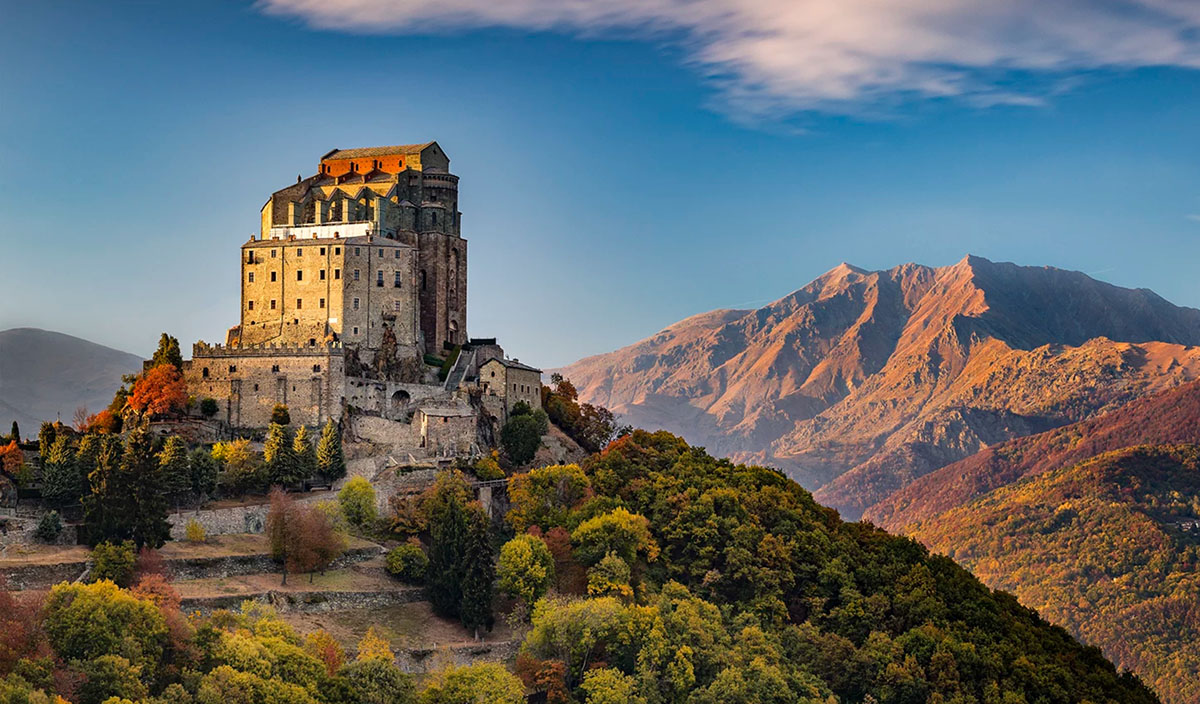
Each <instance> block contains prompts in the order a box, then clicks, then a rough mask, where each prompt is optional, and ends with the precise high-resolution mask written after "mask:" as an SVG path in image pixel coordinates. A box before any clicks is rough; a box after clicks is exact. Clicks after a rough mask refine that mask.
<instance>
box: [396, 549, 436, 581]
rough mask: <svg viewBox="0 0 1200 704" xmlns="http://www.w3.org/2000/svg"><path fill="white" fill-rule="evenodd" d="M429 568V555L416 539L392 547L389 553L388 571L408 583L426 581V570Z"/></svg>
mask: <svg viewBox="0 0 1200 704" xmlns="http://www.w3.org/2000/svg"><path fill="white" fill-rule="evenodd" d="M428 568H429V557H428V556H426V555H425V551H424V550H422V549H421V545H420V544H419V543H417V542H415V541H413V542H409V543H405V544H404V545H401V546H399V547H395V548H392V549H391V551H390V552H388V554H387V571H388V573H389V574H391V575H392V576H393V577H396V578H397V579H399V580H400V581H401V582H404V583H406V584H421V583H422V582H424V581H425V570H427V569H428Z"/></svg>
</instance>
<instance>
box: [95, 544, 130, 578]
mask: <svg viewBox="0 0 1200 704" xmlns="http://www.w3.org/2000/svg"><path fill="white" fill-rule="evenodd" d="M90 559H91V562H92V572H91V581H93V582H99V581H101V580H108V581H110V582H112V583H113V584H115V585H117V586H118V587H122V588H128V587H129V586H130V585H132V584H133V571H134V566H135V565H136V564H137V554H136V553H135V552H134V549H133V543H132V542H131V541H129V540H126V541H124V542H121V543H110V542H103V543H100V544H98V545H97V546H96V547H94V548H92V554H91V556H90Z"/></svg>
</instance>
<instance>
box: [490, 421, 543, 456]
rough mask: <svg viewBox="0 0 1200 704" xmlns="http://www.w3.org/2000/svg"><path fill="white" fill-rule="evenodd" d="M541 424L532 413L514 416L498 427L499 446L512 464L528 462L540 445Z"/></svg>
mask: <svg viewBox="0 0 1200 704" xmlns="http://www.w3.org/2000/svg"><path fill="white" fill-rule="evenodd" d="M540 427H541V424H540V423H539V422H538V419H537V417H535V416H533V415H523V416H516V417H514V418H511V419H509V421H508V422H507V423H505V424H504V427H503V428H501V429H500V446H501V447H503V448H504V453H505V454H506V455H508V458H509V459H510V460H512V461H513V463H514V464H518V465H523V464H528V463H529V462H530V461H532V460H533V457H534V455H536V454H537V451H538V448H539V447H541V446H542V433H541V432H540Z"/></svg>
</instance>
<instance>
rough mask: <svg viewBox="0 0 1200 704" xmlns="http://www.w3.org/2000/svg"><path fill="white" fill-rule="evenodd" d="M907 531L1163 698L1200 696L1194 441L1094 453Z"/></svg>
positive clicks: (1199, 527) (1199, 459)
mask: <svg viewBox="0 0 1200 704" xmlns="http://www.w3.org/2000/svg"><path fill="white" fill-rule="evenodd" d="M912 530H913V534H914V536H915V537H917V538H919V539H920V540H921V541H923V542H924V543H926V544H927V545H929V546H930V547H931V548H932V549H934V550H935V551H938V552H943V553H945V554H948V555H951V556H953V558H954V559H955V560H956V561H958V562H960V563H961V564H963V565H964V566H966V567H967V568H969V569H971V570H972V571H973V572H974V573H975V574H976V575H978V576H979V578H980V579H982V580H983V581H984V582H986V583H987V584H989V585H992V586H993V587H996V588H998V589H1006V590H1011V591H1012V592H1013V593H1014V594H1016V595H1017V597H1018V598H1019V599H1020V600H1021V603H1023V604H1026V605H1028V606H1031V607H1033V608H1035V609H1037V611H1038V612H1039V613H1041V614H1043V615H1044V616H1046V618H1048V619H1050V620H1051V621H1053V622H1055V623H1058V624H1062V625H1064V626H1066V627H1067V628H1068V629H1070V630H1071V631H1072V632H1073V633H1075V634H1076V635H1078V636H1079V637H1080V638H1081V639H1083V640H1084V641H1085V642H1088V643H1091V644H1094V645H1097V646H1099V647H1101V648H1102V649H1103V650H1104V652H1105V653H1106V654H1107V655H1108V656H1109V657H1110V658H1112V659H1113V661H1115V662H1116V663H1117V664H1119V665H1120V666H1121V667H1125V668H1130V669H1131V670H1133V671H1135V672H1138V673H1139V674H1140V675H1141V677H1142V678H1143V679H1144V680H1145V681H1146V682H1147V683H1148V684H1150V685H1151V686H1153V688H1154V689H1155V690H1156V691H1157V692H1158V694H1159V696H1161V697H1162V700H1163V701H1164V702H1167V703H1168V704H1197V703H1198V702H1200V677H1198V676H1197V673H1200V573H1198V572H1197V566H1198V565H1200V446H1196V445H1178V446H1165V445H1164V446H1142V447H1133V448H1125V449H1122V450H1118V451H1114V452H1109V453H1106V454H1102V455H1100V456H1098V457H1095V458H1092V459H1089V460H1087V461H1085V462H1082V463H1080V464H1077V465H1074V466H1069V467H1063V468H1061V469H1057V470H1054V471H1051V472H1047V473H1044V474H1041V475H1038V476H1035V477H1030V478H1029V479H1026V480H1024V481H1021V482H1018V483H1015V484H1011V485H1008V486H1005V487H1002V488H1000V489H997V490H995V491H993V492H991V493H990V494H987V495H986V496H984V497H982V498H980V499H977V500H976V501H974V502H972V503H969V504H967V505H966V506H962V507H960V508H956V509H953V510H951V511H948V512H946V513H943V514H940V515H938V516H935V517H933V518H930V519H928V520H926V521H924V522H923V523H918V524H916V525H915V526H913V527H912Z"/></svg>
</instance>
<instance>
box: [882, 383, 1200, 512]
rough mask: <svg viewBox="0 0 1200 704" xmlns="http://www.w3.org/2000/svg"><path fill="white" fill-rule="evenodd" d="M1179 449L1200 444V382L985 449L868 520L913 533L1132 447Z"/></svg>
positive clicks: (913, 487) (900, 494) (916, 485)
mask: <svg viewBox="0 0 1200 704" xmlns="http://www.w3.org/2000/svg"><path fill="white" fill-rule="evenodd" d="M1178 443H1200V382H1192V383H1188V384H1185V385H1183V386H1181V387H1179V388H1176V389H1172V390H1169V391H1165V392H1162V393H1158V394H1154V395H1152V396H1149V397H1146V398H1142V399H1138V400H1136V401H1132V402H1130V403H1129V404H1126V405H1125V406H1122V407H1120V408H1118V409H1116V410H1114V411H1111V412H1109V413H1105V414H1103V415H1100V416H1097V417H1094V418H1090V419H1088V420H1084V421H1080V422H1078V423H1073V424H1071V425H1067V426H1063V427H1061V428H1057V429H1055V430H1050V431H1047V432H1044V433H1040V434H1037V435H1031V436H1027V437H1022V438H1016V439H1014V440H1010V441H1008V442H1005V443H1002V444H1000V445H995V446H992V447H989V448H986V449H984V450H982V451H980V452H978V453H976V454H974V455H971V456H970V457H967V458H966V459H963V460H959V461H958V462H955V463H953V464H950V465H947V466H945V467H942V468H941V469H939V470H937V471H935V472H931V473H929V474H926V475H925V476H923V477H921V478H919V479H917V480H916V481H914V482H913V483H911V484H909V485H908V486H907V487H905V488H904V489H901V490H900V491H897V492H896V493H894V494H892V495H891V496H889V497H887V498H886V499H884V500H882V501H880V502H879V503H877V504H875V505H874V506H872V507H870V508H869V509H867V511H866V513H865V514H864V515H863V518H865V519H867V520H870V521H872V522H874V523H875V524H877V525H879V526H880V527H882V528H885V529H887V530H889V531H892V532H909V526H911V525H912V524H915V523H919V522H921V521H925V520H928V519H929V518H931V517H933V516H936V515H937V514H939V513H942V512H944V511H948V510H950V509H953V508H957V507H959V506H963V505H965V504H967V503H969V502H970V501H972V500H973V499H975V498H977V497H979V496H982V495H984V494H986V493H988V492H989V491H991V490H993V489H996V488H999V487H1001V486H1004V485H1006V484H1010V483H1012V482H1015V481H1018V480H1020V479H1022V478H1024V477H1029V476H1034V475H1038V474H1041V473H1043V472H1047V471H1049V470H1052V469H1059V468H1061V467H1066V466H1069V465H1072V464H1075V463H1077V462H1081V461H1083V460H1085V459H1087V458H1089V457H1094V456H1096V455H1099V454H1102V453H1105V452H1110V451H1113V450H1119V449H1121V448H1125V447H1131V446H1133V445H1142V444H1178Z"/></svg>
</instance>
